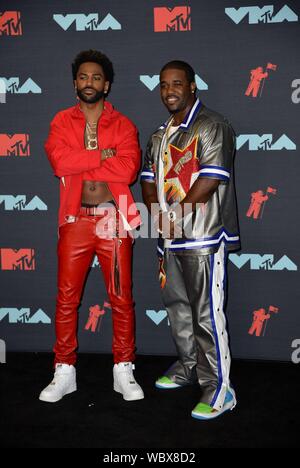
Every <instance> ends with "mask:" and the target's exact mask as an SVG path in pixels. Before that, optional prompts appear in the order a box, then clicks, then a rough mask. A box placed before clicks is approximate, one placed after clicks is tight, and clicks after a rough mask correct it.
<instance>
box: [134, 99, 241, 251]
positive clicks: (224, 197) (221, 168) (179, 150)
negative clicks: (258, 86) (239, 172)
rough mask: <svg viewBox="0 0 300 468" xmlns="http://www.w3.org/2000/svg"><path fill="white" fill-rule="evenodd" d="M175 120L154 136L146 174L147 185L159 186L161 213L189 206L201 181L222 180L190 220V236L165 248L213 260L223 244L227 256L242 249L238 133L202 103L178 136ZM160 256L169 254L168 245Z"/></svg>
mask: <svg viewBox="0 0 300 468" xmlns="http://www.w3.org/2000/svg"><path fill="white" fill-rule="evenodd" d="M171 120H172V116H171V117H170V118H169V119H168V120H167V122H165V124H163V125H162V126H161V127H160V128H159V129H158V130H157V131H156V132H154V133H153V135H152V136H151V138H150V140H149V142H148V145H147V150H146V155H145V161H144V167H143V171H142V173H141V181H146V182H149V183H156V187H157V194H158V199H159V203H160V207H161V209H162V210H163V211H166V210H168V209H169V207H170V206H172V205H173V204H174V205H173V206H175V205H176V204H178V203H179V202H180V201H181V200H183V199H184V198H185V196H186V194H187V192H188V191H189V189H190V188H191V186H192V185H193V183H194V182H195V180H196V179H197V178H198V177H205V178H207V177H209V178H213V179H218V180H219V181H220V184H219V185H218V188H217V190H216V191H215V192H214V193H213V195H212V196H211V198H210V199H209V200H208V202H207V203H205V204H204V203H201V204H199V207H198V208H197V209H196V211H195V212H194V213H193V214H191V215H190V217H189V216H187V217H186V218H185V226H187V227H188V226H189V229H187V230H186V231H185V235H184V236H183V237H182V238H176V239H174V240H172V241H167V244H166V242H165V245H164V246H165V248H166V247H167V248H169V249H170V251H174V252H176V251H180V252H182V251H184V250H192V251H197V253H201V254H202V255H207V254H211V253H214V252H217V251H218V249H219V246H220V243H221V242H222V241H223V242H225V244H226V248H227V250H230V251H231V250H236V249H238V248H239V247H240V240H239V230H238V222H237V209H236V197H235V189H234V180H233V158H234V153H235V135H234V132H233V129H232V127H231V126H230V124H229V122H228V121H227V120H226V119H225V118H224V117H223V116H222V115H220V114H218V113H217V112H214V111H212V110H210V109H208V108H207V107H205V106H204V105H203V104H202V103H201V102H200V101H199V99H197V100H196V101H195V104H194V106H193V107H192V109H191V110H190V112H189V113H188V115H187V116H186V118H185V120H184V121H183V122H182V123H181V125H180V126H179V127H178V129H177V130H176V131H175V132H174V133H172V134H171V132H170V130H171V128H170V126H169V124H170V123H171ZM169 135H170V136H169ZM186 232H188V235H186ZM199 249H200V250H199ZM159 250H160V251H161V252H160V253H162V254H163V244H160V247H159ZM195 253H196V252H195Z"/></svg>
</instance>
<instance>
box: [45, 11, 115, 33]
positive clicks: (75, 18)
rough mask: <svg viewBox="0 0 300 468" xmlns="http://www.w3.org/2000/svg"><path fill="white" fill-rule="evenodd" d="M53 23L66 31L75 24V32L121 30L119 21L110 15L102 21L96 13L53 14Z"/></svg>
mask: <svg viewBox="0 0 300 468" xmlns="http://www.w3.org/2000/svg"><path fill="white" fill-rule="evenodd" d="M53 19H54V21H55V22H56V23H57V24H58V25H59V26H60V27H61V28H62V29H63V30H64V31H66V30H67V29H69V28H70V27H71V25H72V24H74V23H75V29H76V31H107V30H108V29H113V30H120V29H122V26H121V24H120V23H119V21H117V20H116V18H114V17H113V16H112V15H111V14H110V13H109V14H108V15H106V16H105V18H104V19H102V20H100V19H99V14H98V13H89V14H88V15H84V14H82V13H79V14H67V15H61V14H55V15H53Z"/></svg>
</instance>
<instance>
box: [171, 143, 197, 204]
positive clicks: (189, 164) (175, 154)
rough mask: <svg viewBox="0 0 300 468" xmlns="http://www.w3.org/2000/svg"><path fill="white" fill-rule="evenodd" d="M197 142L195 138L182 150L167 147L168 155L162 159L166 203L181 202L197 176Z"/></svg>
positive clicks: (172, 146)
mask: <svg viewBox="0 0 300 468" xmlns="http://www.w3.org/2000/svg"><path fill="white" fill-rule="evenodd" d="M197 140H198V138H197V137H195V138H194V139H193V140H192V142H191V143H190V144H189V145H188V146H186V147H185V148H183V149H180V148H177V147H176V146H174V145H171V144H170V145H169V147H168V152H167V153H168V155H165V159H164V167H165V176H164V179H165V184H164V190H165V193H166V198H167V202H168V203H174V202H175V201H176V202H178V201H181V200H182V199H183V198H184V197H185V195H186V194H187V192H188V191H189V189H190V187H191V185H192V184H193V183H194V180H195V177H196V176H197V175H198V172H199V170H200V166H199V161H198V158H197Z"/></svg>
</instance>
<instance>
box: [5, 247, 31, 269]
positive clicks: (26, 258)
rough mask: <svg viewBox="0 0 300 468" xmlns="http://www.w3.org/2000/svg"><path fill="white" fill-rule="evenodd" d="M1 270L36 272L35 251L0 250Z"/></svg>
mask: <svg viewBox="0 0 300 468" xmlns="http://www.w3.org/2000/svg"><path fill="white" fill-rule="evenodd" d="M0 269H1V270H22V271H23V270H24V271H33V270H35V251H34V249H5V248H4V249H0Z"/></svg>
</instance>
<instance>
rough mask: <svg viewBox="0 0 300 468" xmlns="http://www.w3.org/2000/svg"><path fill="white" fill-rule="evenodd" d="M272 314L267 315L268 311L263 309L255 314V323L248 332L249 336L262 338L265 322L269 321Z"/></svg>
mask: <svg viewBox="0 0 300 468" xmlns="http://www.w3.org/2000/svg"><path fill="white" fill-rule="evenodd" d="M270 317H271V315H270V314H268V313H267V314H266V310H265V309H263V308H261V309H258V310H255V311H254V312H253V323H252V325H251V327H250V329H249V331H248V333H249V335H253V334H254V333H255V336H261V333H262V329H263V326H264V322H265V321H266V320H269V318H270Z"/></svg>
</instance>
